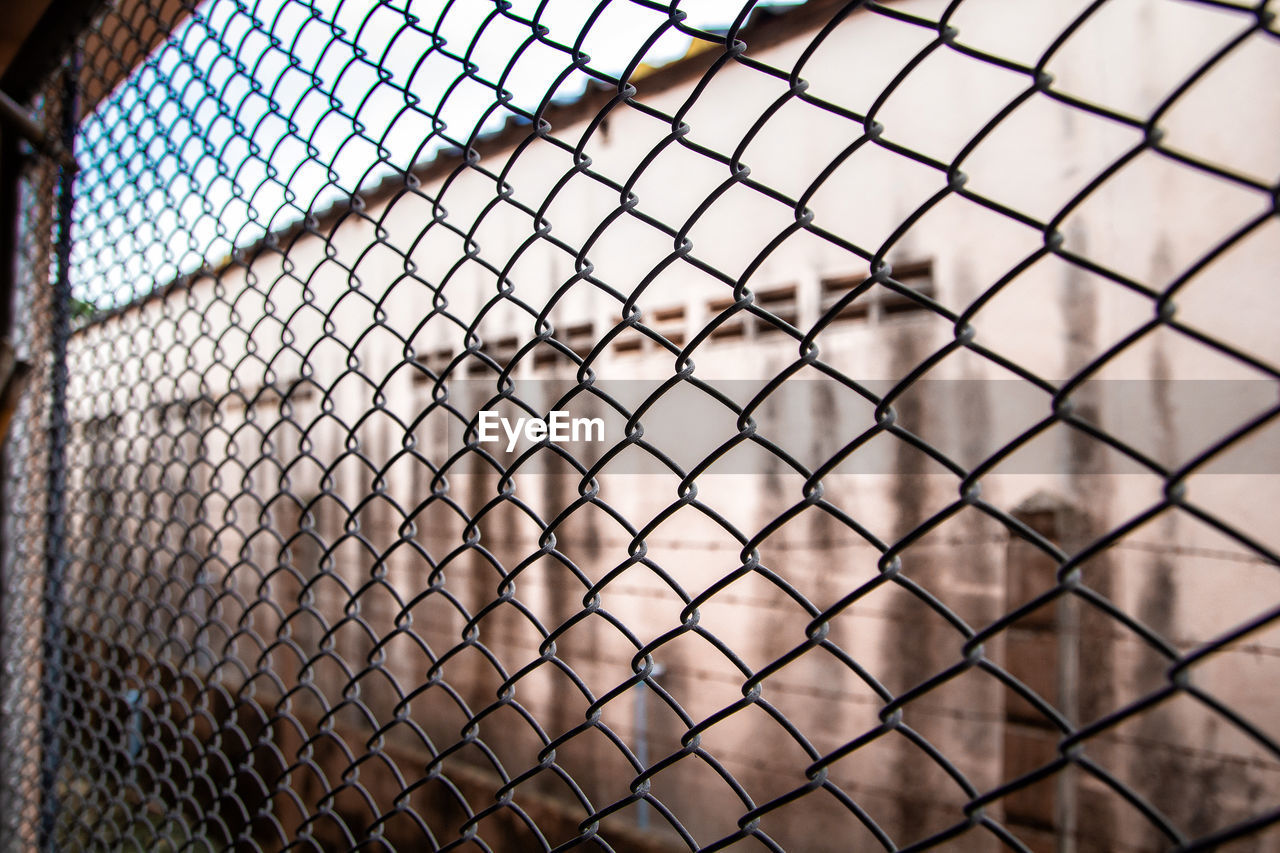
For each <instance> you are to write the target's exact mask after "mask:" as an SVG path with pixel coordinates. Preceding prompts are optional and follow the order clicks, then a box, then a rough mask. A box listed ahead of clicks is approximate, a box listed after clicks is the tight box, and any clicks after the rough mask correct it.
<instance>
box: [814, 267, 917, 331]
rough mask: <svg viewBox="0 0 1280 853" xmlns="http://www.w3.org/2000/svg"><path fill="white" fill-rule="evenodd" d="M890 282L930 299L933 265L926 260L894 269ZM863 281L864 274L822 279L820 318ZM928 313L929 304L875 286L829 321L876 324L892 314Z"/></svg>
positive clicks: (887, 288)
mask: <svg viewBox="0 0 1280 853" xmlns="http://www.w3.org/2000/svg"><path fill="white" fill-rule="evenodd" d="M893 279H894V281H897V282H899V283H900V284H902V285H905V286H906V287H909V288H911V290H913V291H915V292H916V293H919V294H920V295H921V296H928V297H933V295H934V286H933V264H932V263H931V262H929V261H921V262H916V263H910V264H901V265H899V266H896V267H894V270H893ZM866 280H867V277H866V276H865V275H843V276H831V277H828V278H823V279H822V281H821V284H820V286H819V287H820V299H819V302H818V304H819V307H820V308H821V315H822V316H824V317H825V316H826V315H827V313H828V312H829V311H831V310H832V309H834V308H835V307H836V305H837V304H838V303H839V302H840V300H841V299H843V298H844V297H845V296H846V295H847V294H848V293H849V291H851V290H853V289H854V288H855V287H857V286H859V285H860V284H862V283H863V282H865V281H866ZM930 310H931V309H930V308H929V306H928V305H926V304H925V303H924V302H922V301H920V300H918V299H915V298H913V297H911V296H908V295H906V294H904V293H899V292H898V291H896V290H894V289H892V288H889V287H885V286H883V285H877V286H875V287H871V288H869V289H868V290H867V291H866V292H865V293H863V294H860V295H859V296H858V297H856V298H855V299H854V300H853V301H852V302H850V303H849V304H847V305H845V306H844V307H842V308H840V309H839V311H838V312H837V313H836V315H835V316H834V317H832V318H831V322H832V323H841V322H849V321H857V320H867V321H870V322H876V321H879V320H880V319H882V318H884V317H887V316H889V315H891V314H912V313H917V312H921V311H930Z"/></svg>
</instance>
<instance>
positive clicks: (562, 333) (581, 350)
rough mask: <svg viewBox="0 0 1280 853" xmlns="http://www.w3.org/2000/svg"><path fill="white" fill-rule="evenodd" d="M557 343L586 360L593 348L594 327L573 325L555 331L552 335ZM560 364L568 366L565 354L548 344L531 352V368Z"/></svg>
mask: <svg viewBox="0 0 1280 853" xmlns="http://www.w3.org/2000/svg"><path fill="white" fill-rule="evenodd" d="M552 337H554V338H555V339H556V340H557V341H559V342H560V343H561V344H563V345H564V346H566V347H568V348H569V349H570V350H571V351H572V352H573V354H574V355H576V356H577V357H578V358H581V359H586V357H587V356H588V355H590V354H591V348H592V347H593V346H595V327H594V326H592V324H591V323H589V322H587V323H575V324H573V325H571V326H565V327H563V328H559V329H557V330H556V332H555V334H554V335H552ZM556 363H562V364H568V363H569V360H568V358H567V357H566V356H565V354H564V353H563V352H562V351H561V350H558V349H556V348H555V347H554V346H552V345H550V344H544V345H542V346H539V347H537V348H536V349H534V351H533V366H534V367H548V366H550V365H553V364H556Z"/></svg>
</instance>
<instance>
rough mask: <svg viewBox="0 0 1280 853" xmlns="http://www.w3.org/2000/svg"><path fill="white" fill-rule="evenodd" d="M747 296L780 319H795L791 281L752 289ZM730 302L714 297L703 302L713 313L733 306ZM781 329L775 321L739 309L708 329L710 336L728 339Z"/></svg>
mask: <svg viewBox="0 0 1280 853" xmlns="http://www.w3.org/2000/svg"><path fill="white" fill-rule="evenodd" d="M751 298H752V302H753V304H754V305H755V306H756V307H757V308H760V309H761V310H764V311H768V312H769V313H770V314H772V315H773V316H775V317H777V318H778V319H779V320H781V321H783V322H784V323H788V324H790V325H792V326H794V325H796V323H798V322H799V319H800V311H799V307H798V303H797V301H796V286H795V285H794V284H788V285H784V286H782V287H773V288H769V289H768V290H760V291H756V292H754V293H753V294H752V297H751ZM733 304H734V301H733V299H717V300H715V301H713V302H709V303H708V304H707V311H708V312H709V313H710V314H711V315H712V316H713V317H714V316H717V315H719V314H722V313H724V312H725V311H728V310H729V309H730V308H732V307H733ZM782 331H783V330H782V329H781V328H779V327H778V326H777V325H775V324H773V323H771V322H769V321H768V320H766V319H764V318H763V317H760V316H759V315H757V314H753V313H751V312H750V311H748V310H746V309H742V310H740V311H738V313H736V314H735V315H734V316H733V317H731V318H729V319H728V320H726V321H725V322H724V323H722V324H721V325H719V326H717V327H716V328H715V329H714V330H713V331H712V332H711V335H710V337H711V339H713V340H720V341H732V340H742V339H745V338H748V337H751V338H754V337H758V336H761V335H770V334H778V333H781V332H782Z"/></svg>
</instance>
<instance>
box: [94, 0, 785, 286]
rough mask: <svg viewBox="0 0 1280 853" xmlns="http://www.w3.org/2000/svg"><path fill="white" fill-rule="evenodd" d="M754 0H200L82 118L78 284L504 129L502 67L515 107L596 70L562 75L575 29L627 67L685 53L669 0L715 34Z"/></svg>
mask: <svg viewBox="0 0 1280 853" xmlns="http://www.w3.org/2000/svg"><path fill="white" fill-rule="evenodd" d="M758 5H779V4H778V3H777V2H768V3H757V2H755V0H665V2H658V0H603V2H600V3H595V2H590V0H512V2H510V3H508V4H506V6H507V8H505V9H504V10H502V11H501V12H500V10H499V6H498V5H497V4H496V3H495V2H492V0H316V2H301V0H258V1H257V2H251V1H249V2H246V0H241V2H237V0H209V2H206V3H205V4H203V5H202V6H200V7H199V8H198V9H197V11H196V12H195V13H194V14H192V15H191V16H190V17H189V18H188V19H187V20H186V21H184V22H183V23H182V24H181V25H180V26H179V27H178V28H177V29H176V30H175V32H174V33H173V34H172V35H171V37H170V38H169V40H168V41H167V42H166V43H165V44H163V45H162V46H160V47H159V48H157V49H156V50H155V51H154V52H153V53H152V54H151V56H150V57H149V58H148V59H147V60H146V62H144V63H143V64H142V65H141V66H139V68H137V69H135V71H134V73H133V74H132V75H131V76H130V77H129V78H128V79H127V80H126V81H125V82H124V83H122V84H121V85H120V86H118V87H117V88H116V90H115V91H114V92H113V93H112V94H111V95H110V96H108V97H107V98H105V99H104V100H103V101H102V102H101V103H99V104H98V105H97V107H96V109H95V111H94V113H93V114H92V115H91V116H89V117H87V118H86V119H85V121H84V122H83V123H82V125H81V131H80V137H79V140H78V145H77V152H78V155H79V158H80V161H81V164H82V166H83V167H84V169H83V171H82V172H81V173H80V176H79V179H78V185H77V196H78V201H77V223H76V225H77V230H78V235H79V242H78V249H77V257H76V258H75V263H74V268H75V277H74V281H73V286H74V288H75V291H76V293H77V295H78V297H79V298H81V299H83V300H85V301H87V302H90V303H93V304H94V305H95V306H96V307H98V308H107V307H110V306H112V305H115V304H120V303H122V302H127V301H129V300H130V299H133V298H135V297H137V296H139V295H142V294H145V293H146V292H148V291H150V290H152V289H153V288H155V287H157V286H162V285H164V284H165V283H167V282H168V281H170V280H172V279H174V278H176V277H177V276H179V275H180V274H187V273H191V272H193V271H195V270H198V269H199V268H200V267H201V266H202V265H203V264H204V263H206V262H208V263H210V264H213V265H215V266H216V265H217V264H218V263H220V262H221V261H222V260H223V259H225V258H226V257H227V256H229V254H230V252H231V251H232V249H233V248H234V247H236V246H247V245H250V244H252V243H253V242H255V241H256V240H258V239H260V238H261V237H262V236H263V235H264V234H266V233H268V232H270V231H273V230H278V229H281V228H284V227H287V226H288V225H289V224H291V223H292V222H295V221H297V220H299V219H301V218H302V217H303V216H304V215H305V214H306V212H307V211H319V210H322V209H324V208H325V207H327V206H329V205H330V204H331V203H333V202H334V201H336V200H338V199H340V198H343V197H346V196H348V195H350V194H351V193H353V192H355V191H356V190H358V189H359V188H360V187H363V186H368V185H370V184H371V183H373V182H376V181H377V180H379V179H380V178H382V177H384V176H386V175H388V174H391V173H393V172H394V171H395V170H396V169H400V170H405V169H408V168H409V167H410V166H411V165H412V164H414V163H421V162H423V161H425V160H429V159H430V158H431V157H432V155H433V154H434V153H435V152H436V151H437V150H438V149H439V148H441V147H446V146H453V145H456V144H460V143H462V142H464V141H465V140H466V139H467V138H468V137H469V136H470V135H471V133H472V132H473V131H474V130H475V129H476V128H477V126H479V127H480V130H481V132H482V133H485V132H490V131H493V130H496V129H497V128H498V127H500V126H501V125H502V124H503V122H504V121H505V120H507V118H508V117H509V116H510V115H511V112H512V111H510V110H508V109H507V108H506V107H505V106H503V105H502V104H500V103H499V102H498V97H497V91H498V89H497V87H498V84H499V81H500V82H501V89H502V90H504V91H506V92H508V93H510V103H511V105H512V106H513V107H515V108H516V110H517V111H519V110H524V111H526V112H532V111H534V110H536V108H537V106H538V104H539V103H541V102H542V101H543V100H544V98H546V96H547V94H548V93H549V92H552V91H553V90H554V92H553V98H554V99H555V100H569V99H572V98H574V97H576V96H577V95H579V94H581V92H582V91H583V89H584V87H585V86H586V84H587V82H588V80H589V77H588V75H587V74H585V73H583V72H582V71H580V70H576V69H575V70H574V71H573V72H572V73H570V74H568V75H567V76H566V75H565V72H566V69H569V68H571V67H572V48H573V47H574V46H575V45H580V49H581V51H582V52H584V53H586V54H587V55H588V56H589V57H590V61H589V67H590V68H591V69H593V70H594V71H597V72H600V73H602V74H606V75H610V76H613V77H619V76H621V75H622V74H623V73H624V71H625V70H626V69H627V67H628V66H629V65H630V64H631V62H632V61H633V59H634V58H635V57H636V56H637V55H638V54H639V53H640V52H641V51H644V56H643V61H644V62H645V63H646V64H649V65H661V64H664V63H667V62H670V61H672V60H674V59H678V58H679V57H681V56H683V55H684V54H685V53H686V52H687V51H688V49H689V47H690V45H691V43H692V40H693V37H692V36H690V35H688V34H686V33H683V32H680V31H679V30H677V29H675V28H673V27H672V25H671V17H672V11H673V10H674V11H675V12H678V13H680V14H683V15H684V16H685V18H684V24H685V25H686V26H688V27H691V28H695V29H698V30H704V31H707V32H709V33H714V32H715V31H721V32H722V31H723V30H724V29H725V28H726V27H728V26H729V25H730V24H731V23H732V22H733V21H734V20H735V19H737V18H738V16H740V15H741V14H743V13H744V11H745V10H747V9H750V8H752V7H753V6H758ZM534 24H536V25H539V26H542V27H545V28H546V29H547V33H546V34H545V36H544V38H543V39H542V40H536V39H533V38H532V34H533V25H534ZM651 40H653V44H651V45H649V47H648V49H647V50H646V49H645V45H646V44H648V43H649V42H650V41H651ZM547 42H554V43H555V45H553V44H549V43H547ZM466 62H470V63H472V64H473V65H474V66H475V68H474V71H473V72H472V73H470V74H467V73H465V65H464V63H466ZM481 81H484V82H481Z"/></svg>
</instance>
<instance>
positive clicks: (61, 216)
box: [40, 58, 79, 850]
mask: <svg viewBox="0 0 1280 853" xmlns="http://www.w3.org/2000/svg"><path fill="white" fill-rule="evenodd" d="M78 66H79V63H78V62H76V61H75V59H74V58H73V59H72V61H71V63H69V65H68V67H67V70H66V79H65V81H64V85H63V90H62V97H61V104H60V110H61V120H62V141H63V144H64V145H65V146H66V150H67V151H72V150H73V147H74V144H75V133H76V121H77V113H78V110H77V103H78V86H77V76H78V75H77V71H78ZM74 181H75V171H74V170H72V169H70V168H68V167H67V165H65V164H59V166H58V220H57V221H58V235H57V244H56V247H55V252H56V254H55V263H56V268H55V272H54V283H53V299H52V306H51V308H52V316H51V317H50V333H49V337H50V346H49V350H50V351H49V358H50V383H49V386H50V387H49V470H48V503H47V505H46V510H45V513H46V515H45V536H46V539H45V590H44V643H43V645H44V648H43V650H42V651H43V658H44V673H43V681H44V718H43V720H42V727H41V741H42V742H41V771H40V793H41V805H40V849H41V850H54V849H56V846H55V843H54V828H55V826H56V823H57V818H58V791H57V785H58V770H59V767H60V766H61V763H62V757H61V751H60V744H59V742H58V740H59V730H60V728H61V725H62V713H63V707H62V673H63V664H64V660H63V658H64V647H65V642H66V637H65V626H64V622H65V618H64V617H65V614H64V610H65V602H64V595H63V582H64V576H65V572H66V564H67V559H66V552H65V551H66V549H65V545H66V507H65V502H66V485H67V462H66V448H67V429H68V425H67V380H68V373H67V341H68V339H69V338H70V335H71V282H70V266H71V225H72V209H73V207H74V202H75V199H74V195H73V192H74V187H73V184H74Z"/></svg>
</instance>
